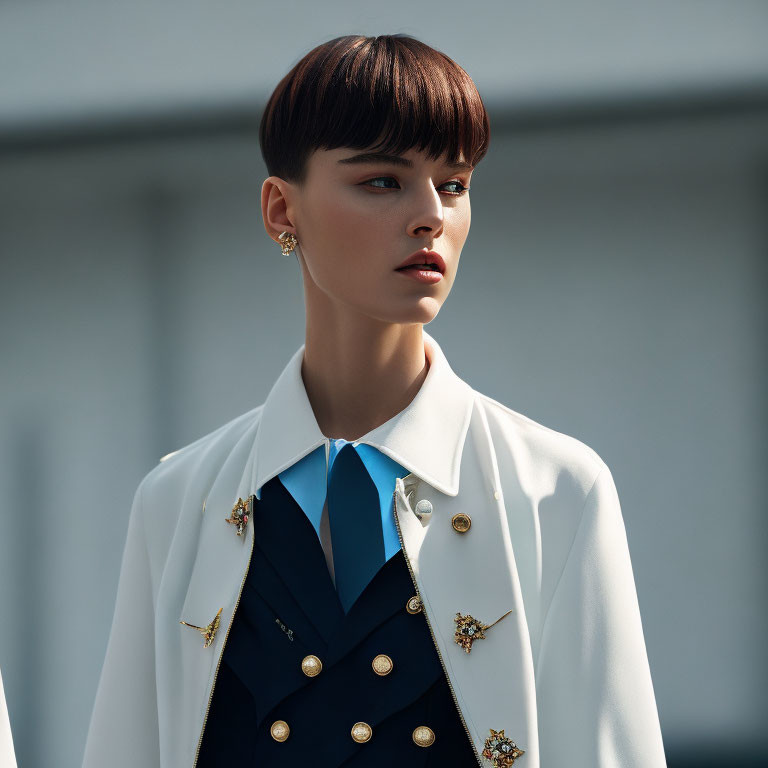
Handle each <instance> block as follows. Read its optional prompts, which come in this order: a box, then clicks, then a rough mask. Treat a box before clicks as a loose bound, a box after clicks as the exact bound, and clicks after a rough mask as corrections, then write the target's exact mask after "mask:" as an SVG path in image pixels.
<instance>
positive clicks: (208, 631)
mask: <svg viewBox="0 0 768 768" xmlns="http://www.w3.org/2000/svg"><path fill="white" fill-rule="evenodd" d="M223 610H224V608H223V607H222V608H219V612H218V613H217V614H216V617H215V618H214V620H213V621H212V622H211V623H210V624H209V625H208V626H207V627H198V626H196V625H195V624H188V623H187V622H186V621H180V622H179V624H184V626H186V627H192V629H196V630H197V631H198V632H200V633H201V634H202V636H203V639H204V642H203V648H207V647H208V646H209V645H210V644H211V643H212V642H213V638H214V637H216V630H217V629H218V628H219V621H220V620H221V612H222V611H223Z"/></svg>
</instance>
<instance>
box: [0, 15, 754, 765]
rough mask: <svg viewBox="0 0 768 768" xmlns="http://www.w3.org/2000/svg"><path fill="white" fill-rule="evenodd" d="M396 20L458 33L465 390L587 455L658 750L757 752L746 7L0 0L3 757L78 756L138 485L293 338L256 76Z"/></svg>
mask: <svg viewBox="0 0 768 768" xmlns="http://www.w3.org/2000/svg"><path fill="white" fill-rule="evenodd" d="M395 32H406V33H409V34H412V35H414V36H416V37H418V38H420V39H422V40H424V41H425V42H427V43H429V44H431V45H433V46H435V47H436V48H439V49H440V50H443V51H444V52H446V53H447V54H448V55H450V56H452V57H453V58H454V59H456V60H457V61H458V63H459V64H461V65H462V66H463V67H464V68H465V69H466V70H467V71H468V72H469V74H470V75H471V76H472V77H473V79H474V80H475V82H476V84H477V85H478V88H479V90H480V93H481V95H482V96H483V98H484V100H485V102H486V105H487V107H488V109H489V112H490V114H491V127H492V139H491V147H490V151H489V153H488V155H487V157H486V158H485V160H483V162H481V163H480V165H479V166H478V169H477V170H476V171H475V174H474V176H473V179H472V213H473V217H472V218H473V220H472V229H471V232H470V235H469V238H468V240H467V243H466V245H465V248H464V251H463V254H462V260H461V268H460V271H459V275H458V278H457V282H456V285H455V287H454V290H453V293H452V294H451V297H450V298H449V300H448V302H447V303H446V305H445V307H444V308H443V310H442V311H441V313H440V315H439V317H438V318H437V319H436V320H435V321H434V322H433V323H432V324H431V325H429V326H428V327H427V330H428V331H429V332H430V333H431V334H432V335H433V336H435V338H436V339H437V340H438V341H439V343H440V344H441V345H442V347H443V349H444V351H445V352H446V354H447V356H448V358H449V360H450V362H451V364H452V366H453V368H454V369H455V370H456V372H457V373H458V374H459V375H460V376H462V377H463V378H464V379H466V380H467V381H468V382H469V383H470V384H471V385H472V386H474V387H475V388H476V389H479V390H480V391H482V392H485V393H487V394H489V395H490V396H492V397H494V398H496V399H498V400H500V401H501V402H503V403H504V404H505V405H508V406H509V407H511V408H513V409H514V410H516V411H519V412H521V413H523V414H525V415H527V416H529V417H531V418H533V419H535V420H536V421H539V422H541V423H543V424H545V425H546V426H549V427H551V428H553V429H556V430H558V431H561V432H565V433H567V434H570V435H573V436H575V437H578V438H579V439H581V440H583V441H584V442H586V443H587V444H588V445H590V446H592V447H593V448H594V449H595V450H596V451H597V452H598V453H599V454H600V455H601V456H602V457H603V459H604V460H605V461H606V462H607V463H608V465H609V466H610V467H611V469H612V472H613V474H614V477H615V480H616V483H617V487H618V490H619V494H620V497H621V500H622V510H623V514H624V519H625V524H626V528H627V535H628V539H629V545H630V551H631V553H632V562H633V568H634V572H635V580H636V584H637V590H638V597H639V601H640V608H641V612H642V616H643V626H644V630H645V637H646V644H647V648H648V655H649V660H650V664H651V671H652V675H653V681H654V688H655V691H656V696H657V702H658V706H659V714H660V717H661V723H662V729H663V734H664V741H665V746H666V751H667V756H668V759H669V764H670V766H688V765H696V766H697V768H704V767H706V766H710V765H728V766H730V767H731V768H733V767H737V766H747V765H750V766H751V765H757V764H764V763H761V762H760V761H761V759H762V760H765V759H766V754H767V753H766V749H765V747H764V739H763V731H764V726H765V723H766V719H767V717H768V659H767V658H766V654H765V646H766V635H767V634H768V610H767V605H768V601H767V600H766V597H767V596H768V565H766V557H765V552H766V529H767V527H768V523H767V522H766V512H767V511H768V510H767V509H766V506H767V505H766V490H767V488H766V458H767V457H768V448H767V447H766V439H765V435H766V428H768V407H767V405H766V403H767V401H768V398H766V393H767V389H766V383H767V382H766V379H767V378H768V371H767V368H766V362H767V360H766V357H767V350H768V344H767V343H766V342H767V340H768V308H767V307H766V294H767V290H766V289H767V288H768V225H767V223H766V222H767V220H768V217H767V216H766V213H767V211H766V207H767V203H768V45H767V44H766V39H768V3H767V2H739V1H735V2H734V0H731V1H730V2H725V1H723V2H713V1H711V0H710V1H708V0H698V1H696V2H692V1H690V0H689V1H687V2H670V1H669V0H667V1H666V2H661V0H653V1H652V2H645V3H636V2H635V3H628V2H601V3H598V2H585V0H581V1H580V2H578V3H572V2H569V1H568V0H557V2H541V1H540V2H535V3H534V2H526V3H522V2H501V1H500V0H499V1H498V2H472V3H459V2H456V1H455V0H444V1H443V2H421V3H418V4H415V3H413V2H404V1H403V0H388V2H387V3H381V2H376V3H374V2H361V1H358V2H355V3H343V2H338V0H329V1H328V2H324V3H316V2H290V1H289V0H284V2H281V3H279V4H277V3H276V4H269V5H268V4H264V3H259V2H254V1H253V0H252V1H251V2H245V1H244V0H241V1H239V2H236V1H234V0H229V1H226V2H225V1H222V2H218V3H204V2H189V1H188V2H183V3H182V2H157V0H155V1H154V2H148V1H147V0H134V1H133V2H131V3H125V2H121V3H117V2H111V1H105V0H99V1H98V2H97V1H96V0H71V1H70V2H69V3H66V4H63V3H62V4H59V3H54V2H45V1H42V0H38V2H11V1H9V0H5V2H2V3H0V494H2V498H3V504H2V508H1V509H0V615H2V616H3V619H2V631H1V632H0V667H1V668H2V674H3V679H4V682H5V691H6V696H7V698H8V707H9V711H10V717H11V725H12V728H13V733H14V738H15V743H16V751H17V755H18V760H19V766H20V768H49V767H54V768H75V767H76V766H79V765H80V763H81V760H82V752H83V747H84V740H85V735H86V731H87V727H88V723H89V719H90V714H91V708H92V705H93V697H94V695H95V690H96V685H97V682H98V678H99V674H100V670H101V664H102V662H103V656H104V651H105V647H106V642H107V636H108V632H109V628H110V624H111V620H112V611H113V608H114V598H115V592H116V587H117V579H118V570H119V566H120V557H121V553H122V549H123V544H124V539H125V533H126V527H127V522H128V513H129V509H130V503H131V499H132V496H133V493H134V491H135V489H136V486H137V485H138V483H139V481H140V479H141V478H142V477H143V475H144V474H145V473H146V472H147V471H149V470H150V469H151V468H152V467H153V466H154V465H155V464H156V462H157V460H158V459H159V458H160V456H162V455H163V454H165V453H167V452H169V451H172V450H175V449H176V448H179V447H181V446H182V445H185V444H186V443H188V442H190V441H192V440H194V439H196V438H197V437H200V436H201V435H203V434H205V433H206V432H208V431H210V430H212V429H214V428H215V427H217V426H219V425H220V424H223V423H224V422H225V421H227V420H229V419H231V418H234V417H235V416H237V415H239V414H240V413H242V412H244V411H246V410H248V409H250V408H252V407H254V406H256V405H258V404H259V403H261V402H262V401H263V400H264V398H265V397H266V394H267V392H268V390H269V388H270V386H271V384H272V382H273V381H274V379H275V378H276V376H277V375H278V374H279V372H280V371H281V370H282V367H283V366H284V365H285V363H286V362H287V360H288V358H289V357H290V355H291V354H292V353H293V352H294V351H295V349H296V348H298V346H299V345H300V344H301V343H302V341H303V330H304V314H303V301H302V291H301V283H300V274H299V272H298V267H297V264H296V261H295V259H293V258H290V259H284V258H282V257H281V255H280V251H279V247H278V246H277V245H276V244H275V243H273V242H272V241H271V240H269V239H268V238H267V236H266V234H265V232H264V228H263V224H262V220H261V212H260V204H259V194H260V188H261V183H262V181H263V179H264V177H265V176H266V171H265V169H264V167H263V165H262V162H261V157H260V154H259V147H258V138H257V126H258V120H259V117H260V115H261V110H262V107H263V105H264V103H265V100H266V98H267V96H268V94H269V93H270V92H271V90H272V89H273V88H274V86H275V85H276V84H277V82H278V80H279V79H280V78H281V77H282V76H283V75H284V74H285V73H286V72H287V71H288V70H289V69H290V67H291V66H292V65H293V64H294V63H296V61H298V59H299V58H301V57H302V56H303V55H304V54H305V53H306V52H307V51H309V50H310V49H311V48H312V47H314V46H315V45H317V44H319V43H321V42H324V41H325V40H328V39H330V38H332V37H336V36H338V35H342V34H350V33H362V34H368V35H376V34H392V33H395ZM478 338H482V339H483V343H478V342H477V339H478ZM649 480H650V482H649ZM105 768H106V767H105ZM147 768H150V767H147ZM547 768H561V767H560V766H548V767H547Z"/></svg>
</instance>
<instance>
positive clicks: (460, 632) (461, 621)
mask: <svg viewBox="0 0 768 768" xmlns="http://www.w3.org/2000/svg"><path fill="white" fill-rule="evenodd" d="M513 610H514V608H510V609H509V610H508V611H507V612H506V613H505V614H504V616H509V614H510V613H512V611H513ZM504 616H501V617H500V618H498V619H496V621H494V622H493V624H498V623H499V622H500V621H501V620H502V619H503V618H504ZM453 620H454V621H455V622H456V631H455V632H454V633H453V639H454V641H455V642H456V644H457V645H460V646H461V647H462V648H463V649H464V650H465V651H466V652H467V653H470V651H471V650H472V643H473V642H474V641H475V640H484V639H485V630H486V629H490V628H491V627H492V626H493V624H483V622H482V621H479V620H478V619H476V618H475V617H474V616H470V615H469V614H466V616H463V615H462V614H461V613H459V612H458V611H457V612H456V616H455V617H454V619H453Z"/></svg>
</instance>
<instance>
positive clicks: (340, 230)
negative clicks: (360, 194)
mask: <svg viewBox="0 0 768 768" xmlns="http://www.w3.org/2000/svg"><path fill="white" fill-rule="evenodd" d="M317 199H318V200H321V202H320V203H319V204H318V205H316V206H313V209H312V211H306V212H305V215H304V216H303V226H302V234H303V236H304V237H305V238H306V240H307V242H308V243H310V244H311V252H310V253H307V252H306V250H305V257H306V260H307V266H308V268H309V269H310V272H311V273H312V276H313V278H314V279H315V282H317V283H318V284H321V282H322V283H325V284H327V283H328V282H329V281H331V280H332V281H333V282H334V283H336V284H339V282H340V281H341V284H344V283H348V282H352V283H353V282H354V281H355V277H356V276H358V280H359V279H360V278H359V274H360V270H359V269H355V268H359V267H361V266H366V265H367V266H369V267H375V266H376V265H377V262H382V263H381V265H380V266H382V267H385V266H387V265H388V264H389V261H390V260H391V258H392V256H391V255H387V254H386V253H383V251H384V250H385V249H384V248H383V247H382V246H383V244H384V243H387V242H393V235H392V233H391V230H392V227H393V217H392V216H387V214H382V212H381V211H376V210H375V209H373V208H372V207H371V206H370V204H369V205H365V204H364V201H358V200H356V199H355V197H354V196H351V197H345V196H344V195H340V194H339V195H329V196H326V197H325V199H323V198H317ZM307 214H308V215H307Z"/></svg>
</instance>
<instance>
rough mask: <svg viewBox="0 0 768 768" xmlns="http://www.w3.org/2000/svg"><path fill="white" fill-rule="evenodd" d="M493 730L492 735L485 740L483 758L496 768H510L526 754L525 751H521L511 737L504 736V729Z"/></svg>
mask: <svg viewBox="0 0 768 768" xmlns="http://www.w3.org/2000/svg"><path fill="white" fill-rule="evenodd" d="M490 730H491V735H490V736H489V737H488V738H487V739H486V740H485V745H484V749H483V757H485V758H487V759H488V760H490V761H491V762H492V763H493V765H494V768H508V766H510V765H512V763H514V762H515V760H517V758H518V757H520V756H521V755H524V754H525V751H524V750H522V749H519V748H518V746H517V744H515V742H514V741H512V739H510V738H509V736H505V735H504V729H503V728H502V729H501V730H500V731H494V730H493V728H491V729H490Z"/></svg>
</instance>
